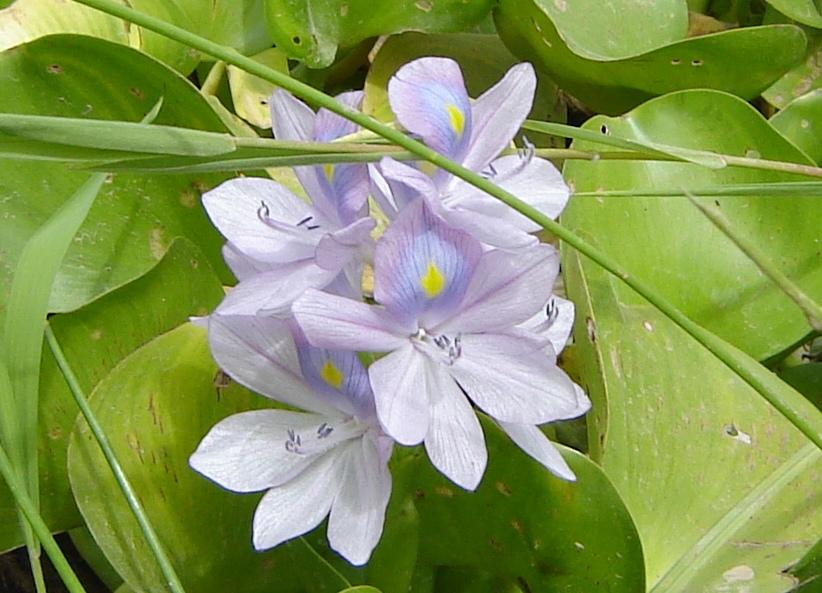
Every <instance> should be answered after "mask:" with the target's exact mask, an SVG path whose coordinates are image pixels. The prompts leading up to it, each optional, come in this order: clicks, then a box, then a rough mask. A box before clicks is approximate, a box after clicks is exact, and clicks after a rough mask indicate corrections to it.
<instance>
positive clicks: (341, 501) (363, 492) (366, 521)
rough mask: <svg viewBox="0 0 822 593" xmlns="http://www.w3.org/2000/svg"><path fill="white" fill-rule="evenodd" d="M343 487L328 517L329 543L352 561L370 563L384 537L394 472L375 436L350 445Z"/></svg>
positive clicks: (359, 563) (360, 563)
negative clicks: (387, 463)
mask: <svg viewBox="0 0 822 593" xmlns="http://www.w3.org/2000/svg"><path fill="white" fill-rule="evenodd" d="M348 447H349V451H348V455H349V458H348V464H347V467H346V472H345V477H344V479H343V484H342V487H341V488H340V492H339V494H338V495H337V498H336V499H334V503H333V505H332V506H331V515H330V517H329V518H328V543H329V544H331V548H333V549H334V550H336V551H337V552H339V553H340V554H342V556H343V557H344V558H345V559H346V560H348V561H349V562H350V563H351V564H354V565H356V566H360V565H362V564H365V563H366V562H368V559H369V558H370V557H371V552H372V551H373V550H374V548H375V547H376V545H377V543H378V542H379V541H380V537H381V536H382V529H383V524H384V522H385V509H386V507H387V506H388V500H389V498H391V474H390V473H389V472H388V466H387V465H386V464H385V462H384V461H382V460H381V459H380V454H379V452H378V450H377V447H376V445H375V443H374V441H373V440H372V439H371V438H367V437H364V438H361V439H357V440H356V441H353V442H352V443H351V444H350V445H349V446H348Z"/></svg>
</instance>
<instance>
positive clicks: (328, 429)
mask: <svg viewBox="0 0 822 593" xmlns="http://www.w3.org/2000/svg"><path fill="white" fill-rule="evenodd" d="M332 432H334V427H332V426H328V423H327V422H323V423H322V424H320V425H319V426H318V427H317V438H318V439H324V438H326V437H327V436H328V435H330V434H331V433H332Z"/></svg>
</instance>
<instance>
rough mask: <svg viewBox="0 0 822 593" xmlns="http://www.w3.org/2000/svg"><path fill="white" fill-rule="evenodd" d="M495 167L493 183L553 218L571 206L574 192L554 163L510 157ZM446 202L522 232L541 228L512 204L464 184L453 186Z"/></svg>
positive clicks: (456, 183)
mask: <svg viewBox="0 0 822 593" xmlns="http://www.w3.org/2000/svg"><path fill="white" fill-rule="evenodd" d="M491 165H492V167H493V171H494V175H493V176H492V177H491V178H490V180H491V181H493V182H494V183H496V184H497V185H499V186H500V187H501V188H502V189H504V190H505V191H507V192H509V193H511V194H513V195H514V196H516V197H517V198H519V199H520V200H522V201H523V202H525V203H526V204H528V205H530V206H533V207H534V208H536V209H537V210H539V211H540V212H541V213H542V214H545V215H546V216H548V217H549V218H556V217H557V216H559V214H560V213H561V212H562V210H563V209H564V208H565V205H566V204H567V203H568V197H569V196H570V190H569V189H568V186H567V185H566V184H565V181H563V179H562V175H561V174H560V172H559V171H558V170H557V168H556V167H554V165H553V164H552V163H551V161H547V160H545V159H541V158H538V157H533V158H530V159H529V158H525V159H523V158H522V157H520V156H517V155H508V156H504V157H501V158H499V159H497V160H495V161H494V162H493V163H492V164H491ZM445 203H446V204H447V205H448V206H449V207H452V208H460V209H463V210H469V211H471V212H477V213H481V214H484V215H485V216H487V217H491V218H497V219H499V220H501V221H504V222H505V223H506V224H508V225H511V226H513V227H515V228H518V229H520V230H521V231H522V232H527V233H533V232H534V231H538V230H539V229H540V228H541V227H540V225H538V224H537V223H535V222H534V221H532V220H531V219H529V218H526V217H525V216H524V215H522V214H520V213H519V212H517V211H516V210H514V209H513V208H511V207H510V206H509V205H507V204H505V203H504V202H502V201H500V200H497V199H496V198H494V197H492V196H490V195H488V194H486V193H485V192H483V191H481V190H479V189H477V188H475V187H474V186H472V185H470V184H468V183H466V182H464V181H459V182H453V183H452V184H451V186H450V192H449V195H448V197H447V198H446V199H445Z"/></svg>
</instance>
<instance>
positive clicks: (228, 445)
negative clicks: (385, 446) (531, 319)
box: [189, 410, 351, 492]
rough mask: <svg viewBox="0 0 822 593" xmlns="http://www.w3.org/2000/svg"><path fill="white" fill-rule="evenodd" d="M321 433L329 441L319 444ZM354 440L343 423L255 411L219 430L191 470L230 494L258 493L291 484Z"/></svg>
mask: <svg viewBox="0 0 822 593" xmlns="http://www.w3.org/2000/svg"><path fill="white" fill-rule="evenodd" d="M349 424H350V423H349ZM318 427H323V429H324V430H323V434H326V435H327V436H326V437H325V438H323V439H318V438H317V437H318V433H317V429H318ZM329 428H330V429H331V430H330V431H328V429H329ZM350 438H351V430H350V428H348V427H347V426H345V425H344V424H342V423H341V422H340V420H339V419H329V418H328V417H327V416H321V415H319V414H303V413H300V412H289V411H286V410H253V411H250V412H242V413H240V414H234V415H233V416H229V417H228V418H225V419H224V420H221V421H220V422H218V423H217V424H216V425H214V427H213V428H212V429H211V430H210V431H209V432H208V434H207V435H206V436H205V438H203V440H202V441H201V442H200V444H199V446H198V447H197V450H196V451H195V452H194V453H193V454H192V455H191V457H190V458H189V464H190V465H191V467H192V468H194V469H195V470H196V471H198V472H200V473H201V474H203V475H204V476H206V477H207V478H209V479H210V480H213V481H214V482H217V483H218V484H219V485H221V486H222V487H224V488H227V489H229V490H233V491H234V492H256V491H258V490H265V489H266V488H271V487H274V486H279V485H281V484H283V483H285V482H287V481H289V480H291V479H292V478H294V477H295V476H296V475H298V474H299V473H300V472H301V471H303V470H304V469H305V468H306V467H308V465H309V464H310V463H311V462H312V461H314V459H316V457H317V455H320V454H322V453H324V452H326V451H328V450H330V449H333V448H334V447H336V446H337V445H338V444H340V443H341V442H342V441H344V440H347V439H350ZM297 439H299V447H297V446H296V442H297ZM289 445H290V446H289Z"/></svg>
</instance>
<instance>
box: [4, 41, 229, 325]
mask: <svg viewBox="0 0 822 593" xmlns="http://www.w3.org/2000/svg"><path fill="white" fill-rule="evenodd" d="M0 88H3V89H4V91H3V92H2V93H0V112H15V113H20V114H31V115H50V116H60V117H74V118H89V119H102V120H122V121H131V122H135V121H140V120H141V119H142V118H143V116H144V115H146V113H148V112H149V111H150V110H151V108H152V106H153V105H154V104H155V103H156V102H157V100H158V99H159V98H160V97H162V98H163V106H162V109H161V111H160V113H159V115H158V117H157V119H156V120H155V123H156V124H157V125H179V126H182V127H188V128H192V129H195V130H204V131H212V132H221V133H225V131H226V130H225V128H224V127H223V125H222V123H221V122H220V120H219V118H218V117H217V116H216V115H215V114H214V112H213V111H212V110H211V108H210V107H209V106H208V104H207V103H206V102H205V100H204V99H203V98H202V97H201V96H200V94H199V93H198V92H197V90H196V89H195V88H194V87H193V86H192V85H191V84H190V83H189V82H188V81H186V80H185V79H183V78H182V77H180V76H179V75H177V74H176V73H174V72H173V71H171V70H169V69H168V68H165V67H164V66H162V65H161V64H159V63H158V62H156V61H155V60H152V59H151V58H148V57H146V56H144V55H142V54H140V53H139V52H137V51H135V50H132V49H130V48H127V47H124V46H121V45H117V44H113V43H110V42H106V41H102V40H99V39H94V38H90V37H81V36H72V35H60V36H51V37H46V38H42V39H38V40H37V41H33V42H31V43H29V44H26V45H22V46H19V47H16V48H14V49H11V50H7V51H6V52H4V53H2V54H0ZM92 125H93V124H92ZM87 177H88V174H87V173H83V172H78V171H76V170H70V169H68V168H66V167H65V166H61V165H57V164H50V163H43V162H36V161H31V162H27V161H12V160H8V159H2V160H0V200H2V203H0V213H1V214H0V309H2V307H3V303H4V302H5V300H6V295H7V291H8V278H9V274H10V270H11V267H12V266H13V265H14V263H15V262H16V260H17V258H18V257H19V253H20V249H21V248H22V245H23V244H24V242H25V241H26V240H27V238H28V237H29V236H30V235H31V233H32V232H33V231H34V229H36V228H37V227H38V226H40V225H41V224H42V222H43V221H44V220H45V219H46V217H47V216H48V215H49V214H50V213H51V212H53V211H54V210H55V209H56V208H58V207H59V206H60V204H62V203H63V201H64V200H65V199H66V198H67V197H68V196H70V195H71V194H72V193H73V192H74V191H75V190H76V189H77V187H79V186H80V184H81V183H83V181H84V180H85V179H86V178H87ZM222 179H224V176H214V175H199V174H198V175H188V176H165V177H147V176H138V175H115V176H110V177H108V178H107V179H106V184H105V185H104V187H103V190H102V191H101V193H100V196H99V198H98V199H97V200H96V202H95V204H94V206H93V208H92V210H91V212H90V213H89V216H88V218H87V220H86V223H85V224H84V225H83V226H82V227H81V229H80V232H79V234H78V236H77V239H76V241H75V242H74V243H73V245H72V246H71V248H70V249H69V251H68V254H67V256H66V258H65V260H64V262H63V266H62V268H61V270H60V274H59V275H58V278H57V283H56V285H55V288H54V290H53V292H52V294H51V300H50V304H49V310H50V311H67V310H71V309H75V308H77V307H78V306H81V305H82V304H83V303H86V302H88V301H89V300H91V299H93V298H95V297H97V296H99V295H100V294H103V293H105V292H108V291H110V290H112V289H114V288H116V287H117V286H120V285H122V284H123V283H125V282H128V281H130V280H132V279H133V278H135V277H138V276H140V275H141V274H144V273H145V272H146V271H147V270H149V269H151V268H152V267H154V266H155V265H156V264H157V262H158V261H159V260H160V259H161V258H162V257H163V254H164V253H165V251H166V250H167V249H168V246H169V245H170V244H171V242H172V241H173V240H174V238H175V237H178V236H185V237H188V238H190V239H191V240H192V241H193V242H194V243H196V244H197V245H198V247H200V249H202V250H203V252H204V253H205V254H206V256H207V257H208V258H209V260H210V262H211V264H212V266H213V267H214V268H215V269H217V270H221V273H222V274H223V276H224V278H225V279H226V280H228V279H229V278H230V275H229V274H228V272H227V271H226V270H225V267H224V264H223V263H222V257H221V255H220V248H221V245H222V243H223V240H222V238H221V237H220V235H219V234H218V233H217V232H216V230H215V229H214V228H213V226H212V225H211V223H210V222H209V221H208V219H207V217H206V215H205V213H204V211H203V210H202V208H201V207H200V201H199V196H200V193H201V192H202V191H203V190H204V189H207V188H208V187H210V186H212V185H215V184H216V183H218V182H219V181H220V180H222Z"/></svg>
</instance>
